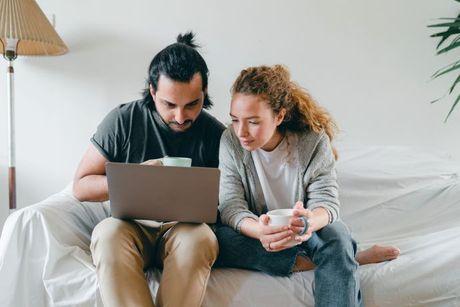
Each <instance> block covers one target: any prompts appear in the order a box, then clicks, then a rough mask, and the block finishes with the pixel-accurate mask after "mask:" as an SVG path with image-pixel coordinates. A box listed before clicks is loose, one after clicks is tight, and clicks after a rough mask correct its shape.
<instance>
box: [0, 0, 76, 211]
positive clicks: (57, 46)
mask: <svg viewBox="0 0 460 307" xmlns="http://www.w3.org/2000/svg"><path fill="white" fill-rule="evenodd" d="M0 41H1V44H0V48H1V49H0V50H1V52H2V54H3V57H4V58H5V59H6V60H7V61H8V68H7V96H8V99H7V100H8V183H9V207H10V211H11V210H14V209H16V161H15V158H16V152H15V149H16V148H15V131H14V130H15V129H14V128H15V127H14V68H13V61H14V60H15V59H16V57H17V56H18V55H61V54H64V53H66V52H67V51H68V49H67V46H66V45H65V44H64V42H63V41H62V40H61V38H60V37H59V35H58V34H57V33H56V31H55V30H54V28H53V26H52V25H51V24H50V22H49V21H48V19H47V18H46V16H45V14H43V12H42V10H41V9H40V7H39V6H38V4H37V3H36V2H35V1H34V0H0Z"/></svg>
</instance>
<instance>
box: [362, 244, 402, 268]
mask: <svg viewBox="0 0 460 307" xmlns="http://www.w3.org/2000/svg"><path fill="white" fill-rule="evenodd" d="M400 252H401V251H400V250H399V248H397V247H395V246H381V245H374V246H372V247H371V248H368V249H366V250H363V251H361V252H358V253H357V254H356V261H358V263H359V264H360V265H365V264H369V263H379V262H383V261H388V260H393V259H396V258H398V256H399V254H400Z"/></svg>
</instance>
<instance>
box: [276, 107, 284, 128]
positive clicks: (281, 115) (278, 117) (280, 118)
mask: <svg viewBox="0 0 460 307" xmlns="http://www.w3.org/2000/svg"><path fill="white" fill-rule="evenodd" d="M285 116H286V109H285V108H282V109H281V110H280V111H279V112H278V114H277V115H276V118H275V119H276V125H277V126H279V125H281V123H282V122H283V120H284V117H285Z"/></svg>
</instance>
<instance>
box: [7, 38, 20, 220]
mask: <svg viewBox="0 0 460 307" xmlns="http://www.w3.org/2000/svg"><path fill="white" fill-rule="evenodd" d="M17 44H18V40H16V39H8V40H7V44H6V45H7V46H6V50H5V55H4V57H5V59H6V60H8V68H7V72H6V75H7V97H8V183H9V184H8V190H9V208H10V212H11V211H12V210H15V209H16V143H15V124H14V67H13V61H14V60H15V59H16V57H17V53H16V47H17Z"/></svg>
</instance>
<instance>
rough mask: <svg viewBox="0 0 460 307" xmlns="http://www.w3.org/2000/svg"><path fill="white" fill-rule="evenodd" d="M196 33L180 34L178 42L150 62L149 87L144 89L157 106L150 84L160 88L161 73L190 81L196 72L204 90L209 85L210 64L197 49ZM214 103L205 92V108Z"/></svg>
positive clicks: (153, 105)
mask: <svg viewBox="0 0 460 307" xmlns="http://www.w3.org/2000/svg"><path fill="white" fill-rule="evenodd" d="M194 38H195V34H193V32H187V33H185V34H179V35H178V36H177V39H176V41H177V42H176V43H174V44H171V45H169V46H168V47H166V48H164V49H163V50H161V51H160V52H159V53H158V54H157V55H155V57H154V58H153V59H152V62H150V66H149V72H148V73H149V75H148V79H147V82H146V83H147V87H146V89H145V90H144V91H143V96H144V99H145V100H147V101H148V102H151V106H152V107H153V108H155V104H154V103H153V98H152V95H151V94H150V90H149V85H150V84H151V85H152V87H153V89H154V90H155V91H156V90H157V89H158V80H159V79H160V75H163V76H165V77H168V78H169V79H171V80H174V81H179V82H190V81H191V80H192V78H193V76H194V75H195V74H196V73H200V75H201V80H202V83H203V91H204V90H206V89H207V87H208V74H209V71H208V66H207V65H206V62H205V61H204V59H203V57H202V56H201V55H200V54H199V53H198V51H196V48H198V47H199V46H198V45H197V44H196V43H195V40H194ZM212 105H213V103H212V101H211V99H210V98H209V96H208V94H207V93H206V94H205V97H204V103H203V108H205V109H209V108H211V106H212Z"/></svg>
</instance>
